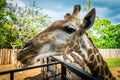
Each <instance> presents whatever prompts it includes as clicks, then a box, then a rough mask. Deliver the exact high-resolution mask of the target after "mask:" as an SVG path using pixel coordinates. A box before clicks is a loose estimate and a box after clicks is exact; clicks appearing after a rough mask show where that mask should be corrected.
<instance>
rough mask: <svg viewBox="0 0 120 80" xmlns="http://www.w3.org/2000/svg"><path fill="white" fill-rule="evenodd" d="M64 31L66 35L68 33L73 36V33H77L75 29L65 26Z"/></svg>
mask: <svg viewBox="0 0 120 80" xmlns="http://www.w3.org/2000/svg"><path fill="white" fill-rule="evenodd" d="M64 31H65V32H66V33H68V34H71V33H73V32H75V29H73V28H71V27H69V26H65V27H64Z"/></svg>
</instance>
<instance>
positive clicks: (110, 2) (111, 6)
mask: <svg viewBox="0 0 120 80" xmlns="http://www.w3.org/2000/svg"><path fill="white" fill-rule="evenodd" d="M9 1H10V0H7V2H9ZM12 1H13V3H18V6H20V7H25V6H26V5H27V6H31V4H30V3H32V2H36V5H37V6H38V7H40V8H43V9H42V12H43V13H45V14H47V15H48V16H49V17H51V18H50V20H51V21H52V22H54V21H56V20H61V19H63V17H64V15H65V14H66V13H71V12H72V10H73V7H74V5H76V4H80V5H81V6H82V7H84V6H86V5H87V2H88V1H90V2H91V3H92V6H93V8H95V9H96V15H97V16H99V17H101V18H108V19H110V20H111V21H112V23H113V24H118V23H120V0H12ZM86 14H87V13H86V12H84V11H83V10H81V11H80V14H79V15H80V16H81V17H84V16H85V15H86Z"/></svg>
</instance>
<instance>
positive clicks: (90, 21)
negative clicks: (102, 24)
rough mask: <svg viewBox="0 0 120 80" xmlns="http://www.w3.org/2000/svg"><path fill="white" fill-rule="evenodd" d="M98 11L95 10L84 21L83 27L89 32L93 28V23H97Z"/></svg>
mask: <svg viewBox="0 0 120 80" xmlns="http://www.w3.org/2000/svg"><path fill="white" fill-rule="evenodd" d="M95 16H96V11H95V8H93V9H92V10H91V11H90V12H89V13H88V14H87V15H86V16H85V17H84V19H83V22H82V27H83V28H84V29H85V30H87V29H89V28H90V27H92V25H93V23H94V22H95Z"/></svg>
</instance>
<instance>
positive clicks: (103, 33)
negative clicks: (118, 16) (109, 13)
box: [88, 18, 120, 48]
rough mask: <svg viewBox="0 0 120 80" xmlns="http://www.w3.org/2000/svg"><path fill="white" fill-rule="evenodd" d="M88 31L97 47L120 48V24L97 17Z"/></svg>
mask: <svg viewBox="0 0 120 80" xmlns="http://www.w3.org/2000/svg"><path fill="white" fill-rule="evenodd" d="M88 32H89V34H90V36H91V37H92V39H93V42H94V43H95V44H96V46H97V47H98V48H120V35H119V34H120V24H117V25H113V24H111V21H110V20H109V19H102V18H97V19H96V22H95V24H94V26H93V29H91V30H90V31H88Z"/></svg>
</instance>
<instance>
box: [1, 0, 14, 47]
mask: <svg viewBox="0 0 120 80" xmlns="http://www.w3.org/2000/svg"><path fill="white" fill-rule="evenodd" d="M6 5H7V3H6V0H2V1H1V2H0V48H4V47H7V48H9V47H11V45H10V42H11V41H15V38H16V36H15V35H16V30H15V29H14V28H13V27H12V26H13V23H14V21H15V20H16V16H15V15H14V14H13V13H12V12H11V11H10V10H7V9H6Z"/></svg>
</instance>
